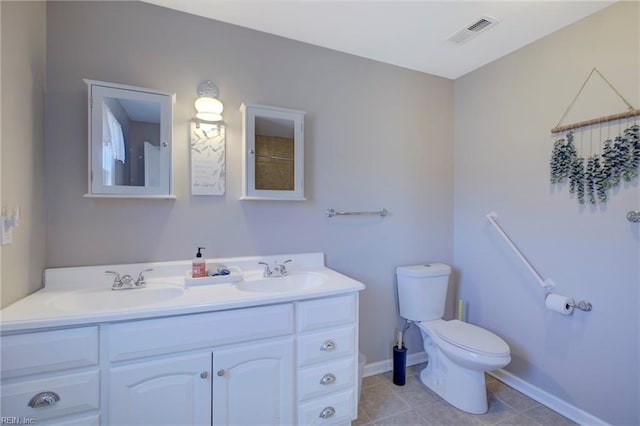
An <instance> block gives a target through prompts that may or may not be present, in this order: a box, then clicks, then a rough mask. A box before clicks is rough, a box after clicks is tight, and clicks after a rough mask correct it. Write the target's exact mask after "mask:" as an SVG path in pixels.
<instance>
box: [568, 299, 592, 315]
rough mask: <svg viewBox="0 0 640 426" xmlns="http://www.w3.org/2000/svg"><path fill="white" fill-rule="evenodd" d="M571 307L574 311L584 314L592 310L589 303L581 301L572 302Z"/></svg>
mask: <svg viewBox="0 0 640 426" xmlns="http://www.w3.org/2000/svg"><path fill="white" fill-rule="evenodd" d="M571 306H572V307H573V308H575V309H580V310H581V311H585V312H589V311H590V310H591V309H593V306H592V305H591V303H589V302H587V301H586V300H581V301H579V302H578V303H576V302H573V304H572V305H571Z"/></svg>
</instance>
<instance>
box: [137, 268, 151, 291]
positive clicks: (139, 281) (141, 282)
mask: <svg viewBox="0 0 640 426" xmlns="http://www.w3.org/2000/svg"><path fill="white" fill-rule="evenodd" d="M151 271H153V268H149V269H145V270H144V271H140V273H139V274H138V279H137V280H136V282H135V286H136V287H144V286H146V285H147V283H146V282H145V281H144V273H145V272H151Z"/></svg>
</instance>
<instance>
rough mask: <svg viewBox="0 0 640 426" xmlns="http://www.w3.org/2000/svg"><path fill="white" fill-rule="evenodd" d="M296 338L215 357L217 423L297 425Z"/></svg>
mask: <svg viewBox="0 0 640 426" xmlns="http://www.w3.org/2000/svg"><path fill="white" fill-rule="evenodd" d="M293 365H294V364H293V338H292V337H285V338H280V339H269V340H265V341H261V342H258V343H250V344H247V345H235V346H232V347H229V348H226V349H220V350H216V351H214V354H213V372H214V373H213V424H214V425H281V424H287V425H289V424H293V418H294V416H293V413H294V399H293V392H294V385H293V380H294V379H293V377H294V369H293Z"/></svg>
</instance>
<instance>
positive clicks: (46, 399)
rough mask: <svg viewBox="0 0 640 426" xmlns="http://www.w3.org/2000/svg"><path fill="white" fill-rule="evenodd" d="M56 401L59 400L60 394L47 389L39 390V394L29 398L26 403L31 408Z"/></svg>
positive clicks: (45, 405) (46, 405)
mask: <svg viewBox="0 0 640 426" xmlns="http://www.w3.org/2000/svg"><path fill="white" fill-rule="evenodd" d="M58 401H60V395H58V394H57V393H55V392H52V391H47V392H40V393H39V394H37V395H36V396H34V397H33V398H31V400H30V401H29V404H27V405H28V406H29V407H31V408H38V407H48V406H49V405H53V404H55V403H56V402H58Z"/></svg>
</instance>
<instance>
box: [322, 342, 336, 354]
mask: <svg viewBox="0 0 640 426" xmlns="http://www.w3.org/2000/svg"><path fill="white" fill-rule="evenodd" d="M335 348H336V342H334V341H333V340H327V341H326V342H324V343H323V344H322V346H320V350H321V351H325V352H329V351H332V350H334V349H335Z"/></svg>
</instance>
